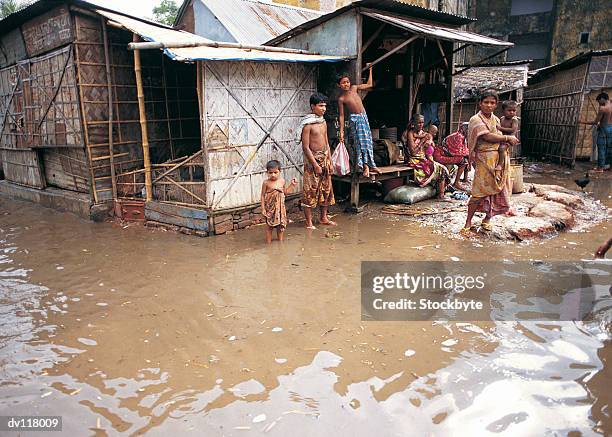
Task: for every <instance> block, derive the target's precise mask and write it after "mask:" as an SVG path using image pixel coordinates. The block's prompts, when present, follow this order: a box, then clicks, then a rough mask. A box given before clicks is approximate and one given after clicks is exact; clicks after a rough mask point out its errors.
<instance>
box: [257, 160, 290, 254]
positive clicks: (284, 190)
mask: <svg viewBox="0 0 612 437" xmlns="http://www.w3.org/2000/svg"><path fill="white" fill-rule="evenodd" d="M280 171H281V164H280V162H278V161H277V160H275V159H273V160H272V161H268V163H267V164H266V172H267V173H268V179H266V180H265V181H264V182H263V184H262V186H261V214H262V215H263V216H264V218H265V219H266V243H268V244H270V243H271V242H272V231H273V230H274V229H276V236H277V237H278V241H283V239H284V238H285V228H286V227H287V210H286V209H285V195H286V194H289V193H290V192H291V190H292V189H293V187H294V186H296V185H297V180H296V179H295V178H293V179H291V182H290V183H289V185H288V186H285V180H284V179H283V178H282V177H281V175H280Z"/></svg>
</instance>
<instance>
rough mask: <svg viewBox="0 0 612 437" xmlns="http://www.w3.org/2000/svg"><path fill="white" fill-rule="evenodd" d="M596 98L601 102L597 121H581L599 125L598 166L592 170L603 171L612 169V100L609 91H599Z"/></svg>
mask: <svg viewBox="0 0 612 437" xmlns="http://www.w3.org/2000/svg"><path fill="white" fill-rule="evenodd" d="M595 100H597V103H598V104H599V111H597V117H596V118H595V121H591V122H588V121H587V122H581V123H582V124H594V125H597V167H595V168H594V169H593V170H591V171H592V172H594V173H601V172H602V171H604V170H612V102H610V96H608V93H599V95H598V96H597V97H596V98H595Z"/></svg>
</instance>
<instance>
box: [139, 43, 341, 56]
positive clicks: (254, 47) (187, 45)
mask: <svg viewBox="0 0 612 437" xmlns="http://www.w3.org/2000/svg"><path fill="white" fill-rule="evenodd" d="M190 47H214V48H228V49H242V50H259V51H262V52H274V53H293V54H300V55H319V54H320V53H318V52H309V51H308V50H300V49H289V48H285V47H273V46H260V45H251V44H239V43H232V42H216V41H167V42H156V41H153V42H132V43H130V44H128V50H155V49H181V48H190ZM338 58H342V57H341V56H338Z"/></svg>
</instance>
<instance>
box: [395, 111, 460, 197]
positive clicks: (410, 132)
mask: <svg viewBox="0 0 612 437" xmlns="http://www.w3.org/2000/svg"><path fill="white" fill-rule="evenodd" d="M424 124H425V119H424V118H423V116H422V115H420V114H416V115H415V116H414V117H412V120H411V121H410V124H409V125H408V129H407V130H406V131H404V133H403V134H402V141H403V142H404V144H405V150H406V152H405V153H406V156H407V157H408V159H407V162H406V163H407V164H408V167H410V168H412V169H413V170H414V180H415V181H416V183H417V184H418V185H419V186H421V187H424V186H426V185H430V184H435V185H434V186H435V187H436V188H437V191H438V197H439V198H442V197H444V192H445V191H446V183H447V182H448V178H449V175H448V170H447V168H446V167H445V166H443V165H442V164H440V163H438V162H436V161H434V160H433V158H431V156H432V155H433V149H434V147H433V141H432V139H431V138H432V135H431V134H430V133H428V132H425V131H424V130H423V125H424ZM430 148H431V149H430ZM428 149H430V152H431V154H430V157H428V156H427V154H426V153H427V151H428Z"/></svg>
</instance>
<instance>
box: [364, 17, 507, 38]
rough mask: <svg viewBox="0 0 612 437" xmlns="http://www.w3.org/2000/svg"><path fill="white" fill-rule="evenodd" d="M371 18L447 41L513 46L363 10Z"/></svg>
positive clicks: (466, 32)
mask: <svg viewBox="0 0 612 437" xmlns="http://www.w3.org/2000/svg"><path fill="white" fill-rule="evenodd" d="M362 14H363V15H366V16H368V17H370V18H374V19H376V20H379V21H383V22H385V23H389V24H391V25H393V26H396V27H399V28H401V29H405V30H408V31H409V32H412V33H415V34H417V35H422V36H425V37H433V38H435V39H442V40H446V41H453V42H460V43H468V44H479V45H488V46H501V47H508V46H513V45H514V44H512V43H511V42H508V41H502V40H499V39H495V38H491V37H488V36H484V35H479V34H477V33H473V32H468V31H466V30H460V29H455V28H452V27H446V26H440V25H435V26H434V25H432V24H426V23H423V22H419V21H414V20H411V19H409V18H403V17H402V18H400V17H397V16H394V15H391V14H389V13H385V12H382V11H381V12H366V11H364V12H362Z"/></svg>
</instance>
